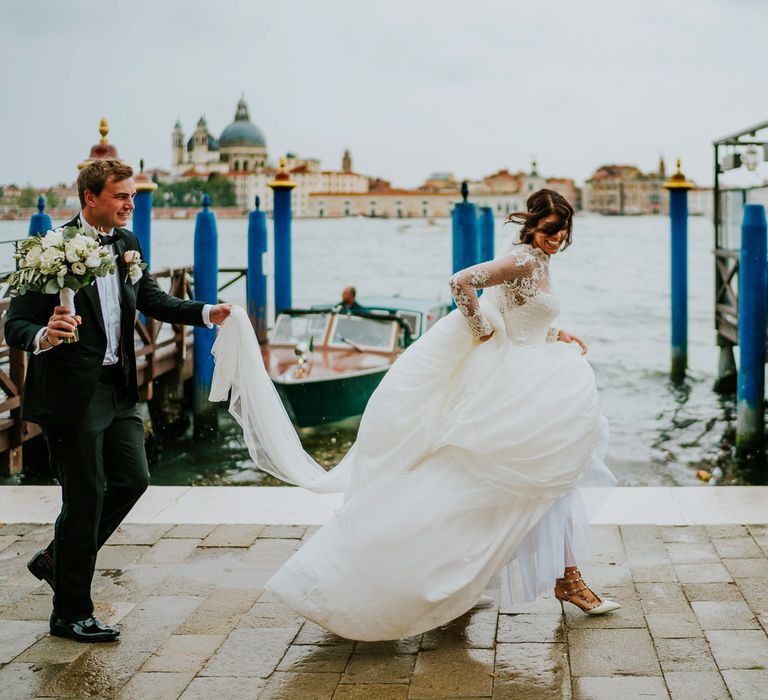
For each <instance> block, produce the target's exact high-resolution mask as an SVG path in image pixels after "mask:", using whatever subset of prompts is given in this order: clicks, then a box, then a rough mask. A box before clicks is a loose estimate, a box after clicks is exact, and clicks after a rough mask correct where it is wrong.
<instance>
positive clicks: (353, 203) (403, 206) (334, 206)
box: [291, 175, 461, 219]
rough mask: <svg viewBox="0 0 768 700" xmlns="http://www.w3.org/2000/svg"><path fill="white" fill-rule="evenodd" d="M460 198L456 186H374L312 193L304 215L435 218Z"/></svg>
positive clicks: (446, 213)
mask: <svg viewBox="0 0 768 700" xmlns="http://www.w3.org/2000/svg"><path fill="white" fill-rule="evenodd" d="M291 177H293V175H291ZM460 201H461V194H460V193H459V190H458V189H456V190H445V191H442V192H424V191H421V190H407V189H397V188H391V187H377V188H373V189H371V190H369V191H367V192H347V193H338V192H313V193H312V194H311V195H310V197H309V210H308V216H315V217H319V218H330V217H343V216H369V217H372V218H376V217H382V218H393V219H398V218H399V219H404V218H411V217H425V218H437V217H445V216H450V215H451V210H452V209H453V205H454V204H455V203H456V202H460Z"/></svg>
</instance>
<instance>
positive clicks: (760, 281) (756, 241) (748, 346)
mask: <svg viewBox="0 0 768 700" xmlns="http://www.w3.org/2000/svg"><path fill="white" fill-rule="evenodd" d="M767 237H768V232H767V230H766V219H765V208H764V207H763V206H762V205H760V204H745V205H744V218H743V220H742V224H741V257H740V260H739V379H738V390H737V402H736V405H737V407H736V458H737V460H739V461H742V462H745V461H746V462H751V463H756V462H761V461H762V457H763V456H764V454H765V424H764V423H765V421H764V413H763V410H764V409H763V403H764V395H765V340H766V337H765V336H766V330H765V323H766V291H767V290H768V269H767V268H768V261H767V260H766V238H767Z"/></svg>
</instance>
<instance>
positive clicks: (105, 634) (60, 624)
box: [51, 616, 120, 642]
mask: <svg viewBox="0 0 768 700" xmlns="http://www.w3.org/2000/svg"><path fill="white" fill-rule="evenodd" d="M51 634H52V635H53V636H54V637H67V638H69V639H74V640H75V641H76V642H111V641H113V640H115V639H117V638H118V637H119V636H120V632H119V631H118V630H116V629H113V628H112V627H107V625H105V624H104V623H103V622H101V621H100V620H97V619H96V618H95V617H93V616H91V617H87V618H86V619H85V620H76V621H74V622H66V621H65V620H62V619H60V618H58V617H54V616H51Z"/></svg>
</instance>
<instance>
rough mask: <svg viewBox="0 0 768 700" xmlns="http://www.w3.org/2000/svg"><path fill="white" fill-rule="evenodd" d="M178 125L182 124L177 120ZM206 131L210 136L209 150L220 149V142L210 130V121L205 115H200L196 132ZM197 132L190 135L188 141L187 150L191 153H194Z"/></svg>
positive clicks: (208, 136)
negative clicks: (206, 119)
mask: <svg viewBox="0 0 768 700" xmlns="http://www.w3.org/2000/svg"><path fill="white" fill-rule="evenodd" d="M177 127H178V128H180V127H181V124H179V123H178V122H177ZM200 131H204V132H205V135H206V136H207V138H208V150H209V151H218V150H219V142H218V141H217V140H216V139H215V138H214V136H213V134H211V132H210V131H208V122H206V121H205V117H200V119H198V120H197V130H196V131H195V134H196V133H198V132H200ZM195 134H192V136H190V137H189V140H188V141H187V151H188V152H189V153H192V151H193V150H194V147H195Z"/></svg>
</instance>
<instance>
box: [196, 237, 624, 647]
mask: <svg viewBox="0 0 768 700" xmlns="http://www.w3.org/2000/svg"><path fill="white" fill-rule="evenodd" d="M481 287H482V288H485V287H487V288H488V289H486V291H485V292H484V294H483V296H482V298H481V299H480V300H478V296H477V293H476V291H475V290H476V289H478V288H481ZM451 288H452V292H453V295H454V299H455V301H456V304H457V307H458V309H457V310H456V311H453V312H452V313H450V314H449V315H448V316H446V317H445V318H443V319H441V320H440V321H439V322H438V323H436V324H435V326H434V327H433V328H432V329H430V330H429V332H428V333H426V334H425V335H424V336H423V337H422V338H420V339H419V340H418V341H417V342H416V343H415V344H414V345H413V346H411V347H410V348H408V350H407V351H406V352H404V353H403V354H402V355H401V356H400V358H399V359H398V360H397V362H395V364H394V366H393V367H392V368H391V369H390V370H389V372H388V373H387V374H386V376H385V377H384V380H383V381H382V382H381V384H380V385H379V387H378V389H377V390H376V391H375V392H374V394H373V396H372V397H371V399H370V401H369V403H368V406H367V408H366V410H365V414H364V415H363V417H362V420H361V423H360V429H359V432H358V437H357V441H356V443H355V444H354V445H353V446H352V448H351V449H350V451H349V453H348V454H347V455H346V456H345V457H344V459H343V460H342V461H341V462H340V463H339V465H337V466H336V467H334V468H333V469H332V470H330V471H329V472H326V471H325V470H324V469H323V468H322V467H321V466H320V465H318V464H316V463H315V462H314V461H313V460H312V459H311V458H310V457H309V456H308V455H307V454H306V453H305V452H304V451H303V449H302V448H301V444H300V442H299V439H298V437H297V435H296V432H295V430H294V429H293V426H292V425H291V423H290V420H289V419H288V416H287V414H286V413H285V411H284V409H283V407H282V404H281V402H280V398H279V396H278V395H277V392H276V391H275V390H274V387H273V386H272V383H271V381H270V380H269V377H268V376H267V374H266V372H265V370H264V368H263V365H262V361H261V354H260V351H259V348H258V345H257V343H256V340H255V337H254V334H253V330H252V328H251V326H250V323H249V321H248V318H247V316H246V314H245V312H244V311H243V310H242V309H235V310H234V311H233V314H232V316H231V317H230V319H228V320H227V321H226V322H225V323H224V325H223V327H222V329H221V331H220V334H219V337H218V339H217V340H216V344H215V347H214V354H215V356H216V371H215V375H214V381H213V388H212V391H211V400H224V399H226V398H227V396H228V394H229V395H230V411H231V413H232V414H233V415H234V416H235V418H236V419H237V420H238V421H239V423H240V425H241V426H242V428H243V434H244V436H245V440H246V443H247V445H248V447H249V450H250V454H251V456H252V457H253V459H254V461H255V462H256V464H257V465H258V466H259V467H260V468H262V469H264V470H265V471H268V472H270V473H272V474H274V475H276V476H278V477H279V478H281V479H283V480H286V481H289V482H291V483H294V484H298V485H300V486H304V487H306V488H310V489H313V490H315V491H320V492H329V491H343V492H344V493H345V500H344V505H343V506H342V507H341V508H340V510H339V511H338V512H337V513H336V514H335V516H334V517H333V518H332V519H331V520H330V521H329V522H328V523H326V524H325V525H323V527H321V528H320V529H319V531H318V532H317V533H316V534H315V535H314V536H313V537H312V538H311V539H310V540H309V541H307V542H306V543H304V544H303V545H302V547H301V549H300V550H299V551H298V552H296V553H295V554H294V555H293V556H292V557H291V559H289V560H288V561H287V562H286V563H285V565H284V566H283V567H282V568H281V569H280V570H279V571H277V573H275V575H274V576H273V577H272V578H271V579H270V580H269V581H268V583H267V584H266V588H267V589H268V590H269V591H271V592H273V593H274V594H276V595H277V596H278V597H279V598H280V599H281V600H282V601H283V602H284V603H285V604H286V605H288V606H290V607H291V608H292V609H294V610H296V611H297V612H299V613H301V614H302V615H304V616H305V617H307V618H309V619H311V620H314V621H315V622H317V623H318V624H320V625H322V626H323V627H325V628H326V629H328V630H331V631H332V632H335V633H336V634H338V635H341V636H343V637H347V638H349V639H357V640H386V639H400V638H403V637H408V636H411V635H414V634H417V633H421V632H424V631H426V630H428V629H432V628H434V627H436V626H438V625H441V624H444V623H446V622H448V621H450V620H452V619H454V618H456V617H458V616H459V615H461V614H463V613H465V612H466V611H467V610H469V609H470V608H471V607H472V606H473V605H474V604H475V603H476V601H477V599H478V597H479V596H480V595H481V594H482V593H483V591H484V589H485V588H486V586H487V585H488V583H489V581H490V580H491V578H492V577H494V576H496V575H497V574H500V573H501V574H502V575H503V577H504V580H505V581H506V582H508V583H509V588H510V590H511V591H512V592H513V595H514V596H516V597H517V599H518V600H530V599H533V598H535V597H536V596H537V595H539V594H540V593H542V592H545V591H551V590H552V587H553V586H554V579H555V578H556V577H557V576H561V575H562V572H563V568H564V567H565V566H566V565H567V564H575V563H576V561H579V562H583V560H584V558H586V557H588V555H589V543H588V520H587V516H586V513H585V510H584V507H583V503H582V500H581V497H580V495H579V489H580V488H581V487H584V486H610V485H612V484H613V483H614V479H613V476H612V475H611V473H610V471H609V470H608V469H607V467H606V466H605V465H604V464H603V463H602V454H603V452H604V447H605V442H606V440H607V426H606V421H605V419H604V418H603V417H602V416H601V413H600V409H599V406H598V400H597V392H596V388H595V381H594V376H593V373H592V369H591V367H590V366H589V364H588V363H587V361H586V359H585V358H584V357H583V356H582V355H581V352H580V349H579V348H578V346H576V345H575V344H565V343H560V342H553V341H554V338H555V337H556V332H555V331H554V330H553V329H552V328H551V324H552V322H553V320H554V319H555V317H556V316H557V313H558V305H557V301H556V299H555V297H554V295H553V293H552V290H551V287H550V280H549V257H548V256H547V255H546V254H545V253H543V252H542V251H541V250H539V249H537V248H532V247H531V246H529V245H524V244H518V245H514V246H513V247H512V252H511V253H510V254H508V255H504V256H502V257H500V258H497V259H496V260H494V261H492V262H489V263H484V264H481V265H477V266H475V267H472V268H469V269H467V270H464V271H462V272H460V273H458V274H457V275H455V276H454V277H453V278H452V279H451ZM491 329H492V330H493V331H494V334H493V337H492V338H491V339H490V340H488V341H486V342H483V343H480V342H478V340H477V338H478V337H479V336H481V335H486V334H487V333H488V332H490V330H491ZM230 389H231V394H230V393H229V392H230Z"/></svg>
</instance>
